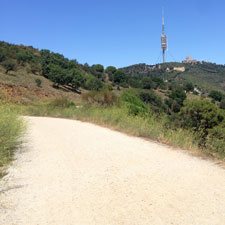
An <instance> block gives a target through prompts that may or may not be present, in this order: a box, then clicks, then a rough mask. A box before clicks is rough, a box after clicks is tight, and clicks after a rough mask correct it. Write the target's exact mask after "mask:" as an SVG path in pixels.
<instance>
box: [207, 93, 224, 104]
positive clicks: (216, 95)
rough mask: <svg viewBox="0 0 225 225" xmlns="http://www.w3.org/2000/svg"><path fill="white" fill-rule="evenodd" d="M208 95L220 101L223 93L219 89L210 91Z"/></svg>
mask: <svg viewBox="0 0 225 225" xmlns="http://www.w3.org/2000/svg"><path fill="white" fill-rule="evenodd" d="M209 97H211V98H212V99H213V100H215V101H218V102H220V101H221V100H222V98H223V94H222V93H221V92H220V91H215V90H213V91H211V92H210V94H209Z"/></svg>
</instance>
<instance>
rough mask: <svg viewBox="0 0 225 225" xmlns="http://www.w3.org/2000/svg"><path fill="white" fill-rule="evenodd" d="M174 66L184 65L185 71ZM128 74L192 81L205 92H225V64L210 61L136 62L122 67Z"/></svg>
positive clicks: (171, 80) (179, 81) (176, 80)
mask: <svg viewBox="0 0 225 225" xmlns="http://www.w3.org/2000/svg"><path fill="white" fill-rule="evenodd" d="M174 67H184V68H185V71H184V72H181V71H174ZM121 70H122V71H123V72H124V73H125V74H127V75H133V76H141V77H143V76H144V77H145V76H147V77H155V76H157V77H160V78H163V79H164V80H168V81H169V82H174V81H175V82H178V83H179V84H181V85H182V84H184V83H185V82H191V83H193V84H194V85H197V86H198V87H199V88H200V89H202V90H203V91H204V92H210V91H211V90H220V91H222V92H225V66H223V65H217V64H213V63H208V62H202V63H200V62H199V63H197V64H184V63H166V64H163V65H160V64H159V65H155V66H151V65H146V64H136V65H132V66H129V67H125V68H121Z"/></svg>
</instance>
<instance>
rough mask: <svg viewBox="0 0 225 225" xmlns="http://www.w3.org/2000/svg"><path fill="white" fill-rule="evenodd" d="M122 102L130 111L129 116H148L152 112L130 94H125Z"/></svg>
mask: <svg viewBox="0 0 225 225" xmlns="http://www.w3.org/2000/svg"><path fill="white" fill-rule="evenodd" d="M122 101H123V102H124V104H125V106H126V108H127V109H128V113H129V115H133V116H147V115H149V114H150V112H151V110H150V108H149V107H148V106H147V105H146V104H145V103H144V102H143V101H141V100H140V99H139V98H138V97H137V96H135V95H134V94H131V93H129V92H124V93H123V95H122Z"/></svg>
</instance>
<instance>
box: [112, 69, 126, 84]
mask: <svg viewBox="0 0 225 225" xmlns="http://www.w3.org/2000/svg"><path fill="white" fill-rule="evenodd" d="M126 80H127V76H126V75H125V73H124V72H122V71H119V70H117V71H116V72H115V73H114V75H113V81H114V83H115V84H121V83H126Z"/></svg>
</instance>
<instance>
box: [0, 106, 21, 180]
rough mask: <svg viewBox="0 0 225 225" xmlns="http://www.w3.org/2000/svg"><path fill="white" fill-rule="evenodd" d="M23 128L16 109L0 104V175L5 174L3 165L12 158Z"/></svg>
mask: <svg viewBox="0 0 225 225" xmlns="http://www.w3.org/2000/svg"><path fill="white" fill-rule="evenodd" d="M24 128H25V126H24V123H23V121H22V119H21V118H20V117H19V115H18V113H17V112H16V110H13V109H12V108H11V107H9V106H7V105H0V177H2V176H3V175H4V174H5V166H6V165H7V164H8V163H9V162H10V161H11V160H12V159H13V155H14V153H15V149H16V147H17V146H18V145H19V138H20V137H21V135H22V133H23V132H24Z"/></svg>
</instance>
